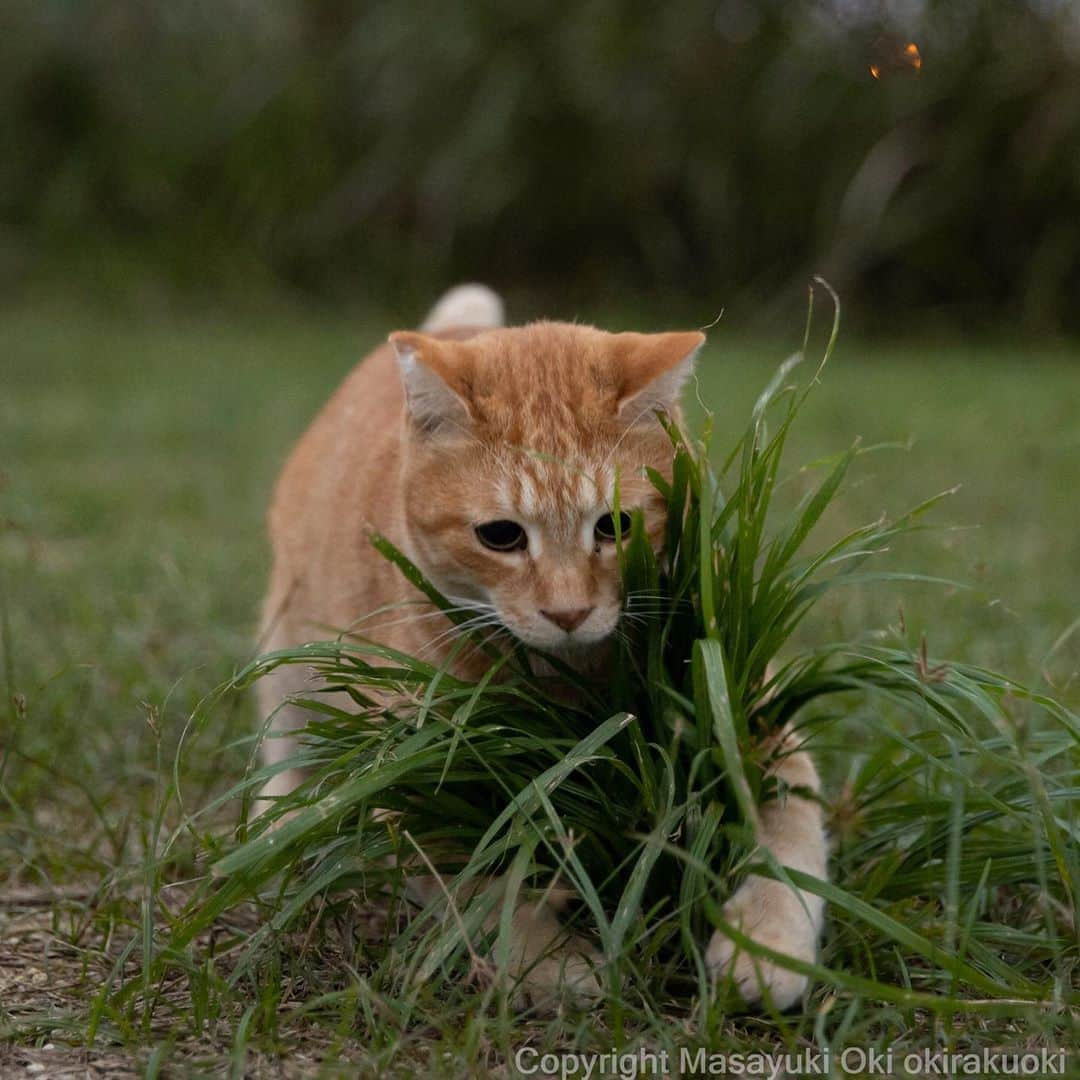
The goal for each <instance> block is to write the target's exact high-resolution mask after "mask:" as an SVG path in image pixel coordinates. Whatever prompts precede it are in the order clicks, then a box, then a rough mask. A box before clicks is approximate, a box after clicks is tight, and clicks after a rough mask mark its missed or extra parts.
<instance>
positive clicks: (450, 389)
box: [389, 330, 469, 434]
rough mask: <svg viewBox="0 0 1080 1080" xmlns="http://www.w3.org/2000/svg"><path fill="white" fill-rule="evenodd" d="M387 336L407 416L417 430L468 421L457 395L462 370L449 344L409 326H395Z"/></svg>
mask: <svg viewBox="0 0 1080 1080" xmlns="http://www.w3.org/2000/svg"><path fill="white" fill-rule="evenodd" d="M389 340H390V344H391V345H392V346H393V349H394V355H395V356H396V357H397V363H398V371H399V373H400V374H401V385H402V388H403V389H404V391H405V403H406V406H407V408H408V410H409V417H410V419H411V420H412V422H413V423H414V424H415V425H416V428H417V430H419V431H421V432H423V433H425V434H431V433H433V432H436V431H438V430H440V429H441V428H460V427H463V426H465V425H466V424H468V422H469V408H468V406H467V405H466V403H465V400H464V398H463V397H462V396H461V390H462V389H463V385H464V382H463V379H464V373H463V372H462V371H460V370H459V369H460V367H461V365H460V363H455V360H456V359H457V358H456V357H455V356H454V355H453V346H452V345H451V344H450V343H448V342H445V341H440V340H439V339H438V338H433V337H429V336H428V335H427V334H417V333H414V332H412V331H411V330H399V331H398V332H396V333H393V334H391V335H390V339H389Z"/></svg>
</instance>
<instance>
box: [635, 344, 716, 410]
mask: <svg viewBox="0 0 1080 1080" xmlns="http://www.w3.org/2000/svg"><path fill="white" fill-rule="evenodd" d="M615 336H616V338H617V339H618V355H619V369H620V370H619V389H618V398H617V402H618V411H619V414H620V415H622V416H625V417H628V418H630V419H631V420H633V421H635V422H636V420H637V419H639V418H644V417H646V416H651V414H652V413H654V412H657V411H660V412H672V411H673V410H675V409H676V408H677V407H678V404H679V396H680V395H681V393H682V389H683V386H684V385H685V383H686V380H687V379H688V378H689V377H690V374H691V372H693V370H694V358H695V357H696V356H697V354H698V352H699V350H700V349H701V346H702V345H704V344H705V335H704V334H703V333H701V331H700V330H688V331H686V332H677V333H670V334H616V335H615Z"/></svg>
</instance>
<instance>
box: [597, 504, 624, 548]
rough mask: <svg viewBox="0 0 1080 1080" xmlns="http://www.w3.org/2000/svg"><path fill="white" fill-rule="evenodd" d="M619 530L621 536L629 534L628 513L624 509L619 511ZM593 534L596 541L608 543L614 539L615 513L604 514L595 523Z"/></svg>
mask: <svg viewBox="0 0 1080 1080" xmlns="http://www.w3.org/2000/svg"><path fill="white" fill-rule="evenodd" d="M619 532H620V533H621V534H622V535H623V536H629V535H630V515H629V514H628V513H627V512H626V511H625V510H620V511H619ZM593 535H594V536H595V537H596V539H597V540H598V541H604V542H606V543H609V544H610V543H611V542H612V541H613V540H614V539H615V515H614V514H605V515H604V516H603V517H602V518H601V519H600V520H599V521H598V522H597V523H596V527H595V528H594V529H593Z"/></svg>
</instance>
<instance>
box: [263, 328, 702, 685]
mask: <svg viewBox="0 0 1080 1080" xmlns="http://www.w3.org/2000/svg"><path fill="white" fill-rule="evenodd" d="M703 340H704V339H703V336H702V335H701V334H697V333H689V334H658V335H644V334H625V335H623V334H609V333H605V332H603V331H600V330H596V329H593V328H592V327H588V326H576V325H570V324H566V323H555V322H542V323H534V324H532V325H530V326H525V327H520V328H512V329H503V328H498V329H490V330H486V331H482V332H479V333H473V334H471V335H465V334H461V333H458V334H453V333H442V334H437V335H424V334H416V333H409V332H404V333H397V334H393V335H391V342H392V345H390V346H382V347H380V348H378V349H376V350H375V351H374V352H373V353H372V354H371V355H370V356H369V357H367V358H366V359H365V360H364V361H362V362H361V363H360V365H359V366H358V367H357V368H356V369H355V370H354V371H353V372H352V374H350V375H349V377H348V378H347V379H346V380H345V382H344V384H343V385H342V386H341V387H340V388H339V389H338V391H337V393H336V394H334V396H333V397H332V398H331V400H330V402H329V403H328V404H327V406H326V407H325V408H324V409H323V411H322V412H321V413H320V414H319V416H318V417H317V418H316V420H315V421H314V423H313V424H312V425H311V427H310V428H309V429H308V431H307V433H306V434H305V435H304V436H303V438H302V439H301V440H300V442H299V444H298V445H297V447H296V449H295V450H294V451H293V453H292V455H291V457H290V458H289V460H288V462H287V464H286V466H285V469H284V471H283V472H282V475H281V478H280V480H279V482H278V485H277V488H276V491H275V493H274V499H273V504H272V506H271V510H270V517H269V522H270V536H271V542H272V545H273V550H274V570H273V577H272V583H271V589H270V595H269V597H268V599H267V604H266V623H267V626H268V628H270V629H271V631H272V636H273V638H274V639H275V640H277V641H285V642H287V643H289V644H296V643H299V642H302V641H307V640H312V639H317V638H325V637H327V636H332V635H333V633H334V632H336V631H347V630H350V629H357V630H358V631H360V632H363V633H364V634H365V635H368V636H374V637H376V638H378V639H379V640H380V641H381V642H383V643H385V644H388V645H393V646H395V647H397V648H400V649H404V650H406V651H409V652H413V653H417V652H421V651H423V650H424V649H425V648H426V647H427V646H428V645H429V643H431V642H432V640H433V639H435V638H436V637H437V636H438V635H439V634H441V633H442V632H443V631H444V630H446V624H445V622H444V623H442V625H439V620H437V619H427V618H415V617H414V618H409V615H410V614H413V615H417V614H426V613H425V612H417V611H412V612H410V611H408V610H405V609H397V610H393V611H387V612H385V613H384V614H382V615H380V616H379V617H377V618H375V619H373V620H371V621H368V622H365V623H364V624H362V626H358V625H357V620H359V619H361V618H362V617H364V616H367V615H369V614H370V613H371V612H373V611H375V610H376V609H380V608H385V607H387V606H390V605H400V604H401V603H402V602H404V601H415V600H417V599H418V598H419V594H418V593H417V592H416V590H414V589H413V588H412V587H411V586H410V585H409V584H408V583H407V582H406V581H405V579H404V578H403V577H402V575H401V574H400V573H399V572H398V571H397V570H396V569H395V568H394V567H393V566H392V565H391V564H390V563H388V562H387V561H386V560H385V559H383V558H382V556H380V555H379V554H378V553H377V552H376V551H374V549H373V548H372V547H371V546H370V544H369V543H368V539H367V537H368V535H369V533H370V531H371V530H377V531H378V532H380V533H382V534H384V535H385V536H387V537H388V538H389V539H390V540H392V541H393V542H394V543H395V544H397V545H398V546H399V547H401V548H402V549H403V550H404V551H406V552H407V553H408V554H409V556H410V557H411V558H412V559H413V560H414V561H415V562H416V563H417V564H418V565H419V566H420V568H421V569H422V570H423V571H424V572H425V573H426V574H427V575H428V576H429V578H430V579H431V580H432V581H433V582H434V583H435V584H436V585H437V586H438V587H440V588H441V589H442V590H443V591H444V592H445V593H446V594H447V595H450V596H454V597H459V598H461V599H462V600H470V601H479V602H480V603H482V604H483V603H488V604H492V605H493V606H494V609H495V615H496V616H497V617H498V618H499V620H500V621H501V622H502V624H503V625H505V626H507V627H508V628H509V629H510V630H511V631H513V632H514V633H515V634H516V635H517V636H518V637H520V638H521V639H523V640H525V641H526V642H528V643H530V644H533V645H536V646H539V647H544V648H554V649H557V650H568V651H570V652H574V651H575V650H583V649H587V648H588V646H591V645H595V644H597V643H598V642H600V641H602V640H603V639H604V638H606V637H608V635H609V634H610V633H611V631H612V630H613V629H614V626H615V623H616V621H617V619H618V614H619V607H620V596H619V582H618V567H617V565H616V557H615V549H614V545H612V544H602V545H598V544H596V543H595V542H594V541H593V538H592V537H593V525H594V524H595V520H596V519H597V518H598V517H600V516H601V515H602V514H604V513H607V512H609V511H610V509H611V499H612V496H613V493H614V484H615V478H616V475H617V476H618V478H619V485H620V501H621V504H622V506H623V507H624V508H627V509H629V508H633V507H638V506H639V507H641V508H642V509H643V511H644V512H645V516H646V521H647V523H648V527H649V530H650V533H651V534H652V535H653V536H654V537H655V538H656V540H657V541H659V537H660V535H661V531H662V528H663V505H662V500H661V499H660V498H659V496H658V495H657V493H656V491H655V489H654V488H653V487H652V485H651V484H650V483H649V481H648V480H647V479H645V478H644V477H643V475H642V468H643V466H646V465H648V466H651V467H653V468H655V469H658V470H659V471H660V472H662V473H666V472H668V471H669V470H670V463H671V444H670V441H669V439H668V437H667V435H666V434H665V432H664V431H663V429H662V427H661V425H660V423H659V422H658V420H657V418H656V416H655V415H654V410H655V409H656V408H657V407H662V406H665V405H666V407H667V408H668V409H669V410H670V411H671V412H672V413H674V414H676V415H677V411H678V405H677V401H676V400H675V399H674V398H672V399H671V400H668V401H664V402H662V401H656V400H649V401H645V402H643V403H642V405H641V407H640V408H638V407H637V406H635V395H640V394H642V393H643V392H645V391H647V389H648V386H649V384H650V383H652V382H654V381H655V380H656V379H659V378H660V377H662V376H663V375H664V374H665V373H667V372H669V371H671V370H672V369H674V368H676V367H678V366H679V365H680V364H688V358H689V356H690V355H691V354H692V353H693V352H694V351H695V350H696V349H697V347H698V346H700V344H701V343H702V341H703ZM395 348H396V349H397V350H398V352H399V353H400V354H401V355H403V356H405V355H411V356H412V357H414V363H415V364H419V365H423V366H424V367H425V368H427V369H428V370H427V372H426V373H423V374H422V375H421V378H427V379H429V380H430V378H431V377H434V378H437V379H439V380H440V382H441V384H442V391H441V393H442V396H443V399H444V400H443V401H442V402H441V405H442V406H444V410H443V411H444V412H445V413H446V414H447V415H448V416H449V422H446V423H443V424H441V425H440V426H438V427H437V428H435V429H434V430H428V429H427V428H426V427H425V426H424V424H423V423H421V422H418V420H417V418H416V416H415V415H414V414H412V413H410V411H409V409H408V408H407V407H406V399H405V395H404V394H403V392H402V379H401V375H400V374H399V370H398V363H397V362H396V361H395V355H394V350H395ZM437 392H439V391H437ZM498 519H510V520H513V521H517V522H520V523H522V524H523V525H524V526H525V527H526V529H527V530H528V532H529V535H530V542H529V549H528V550H527V551H525V552H520V553H518V552H515V553H503V552H493V551H490V550H488V549H486V548H485V547H484V546H483V545H482V544H481V543H480V542H479V541H478V539H477V537H476V535H475V532H474V526H475V525H477V524H480V523H483V522H486V521H491V520H498ZM586 608H593V609H594V611H593V614H592V615H591V616H590V618H589V619H588V620H586V622H585V624H584V625H582V626H581V627H579V628H578V629H576V630H575V631H573V632H572V633H568V632H566V631H565V630H563V629H561V628H560V627H558V626H557V625H554V624H552V623H551V622H550V620H549V619H547V618H545V617H544V616H542V615H541V614H540V613H541V612H542V611H563V610H575V609H586ZM444 640H445V639H444ZM452 643H453V642H452V641H450V640H445V643H444V644H443V645H442V646H441V647H437V648H436V649H435V650H434V656H432V657H431V658H432V659H434V660H435V661H439V660H441V659H443V657H444V656H445V653H446V652H447V651H448V649H449V648H450V646H451V645H452ZM480 662H481V659H480V658H479V657H476V656H475V655H474V657H473V660H472V663H473V664H478V663H480ZM464 663H465V666H468V663H469V661H465V662H464Z"/></svg>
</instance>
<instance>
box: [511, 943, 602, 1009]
mask: <svg viewBox="0 0 1080 1080" xmlns="http://www.w3.org/2000/svg"><path fill="white" fill-rule="evenodd" d="M600 963H601V958H600V953H599V952H598V951H597V949H596V948H595V947H594V946H593V945H592V944H591V943H590V942H588V941H586V940H585V939H584V938H578V937H572V938H570V939H569V940H567V941H565V942H562V943H561V944H559V945H556V946H554V947H553V948H551V949H549V950H548V951H547V953H545V954H544V955H543V956H541V957H540V958H539V959H538V960H535V961H534V962H533V963H532V964H530V965H529V966H528V967H527V968H526V969H525V970H524V971H522V972H521V973H520V974H519V976H518V979H517V983H516V985H515V987H514V993H513V996H512V998H511V1004H512V1005H513V1007H514V1008H515V1009H518V1010H520V1011H524V1010H526V1009H529V1010H531V1011H533V1012H535V1013H538V1014H541V1015H544V1016H551V1015H554V1014H555V1013H556V1012H558V1010H559V1006H560V1005H568V1006H570V1007H571V1008H579V1009H582V1008H588V1007H589V1006H590V1005H592V1004H594V1003H595V1002H596V1001H598V1000H599V998H600V996H601V994H602V988H601V985H600V977H599V974H598V973H599V970H600Z"/></svg>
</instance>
